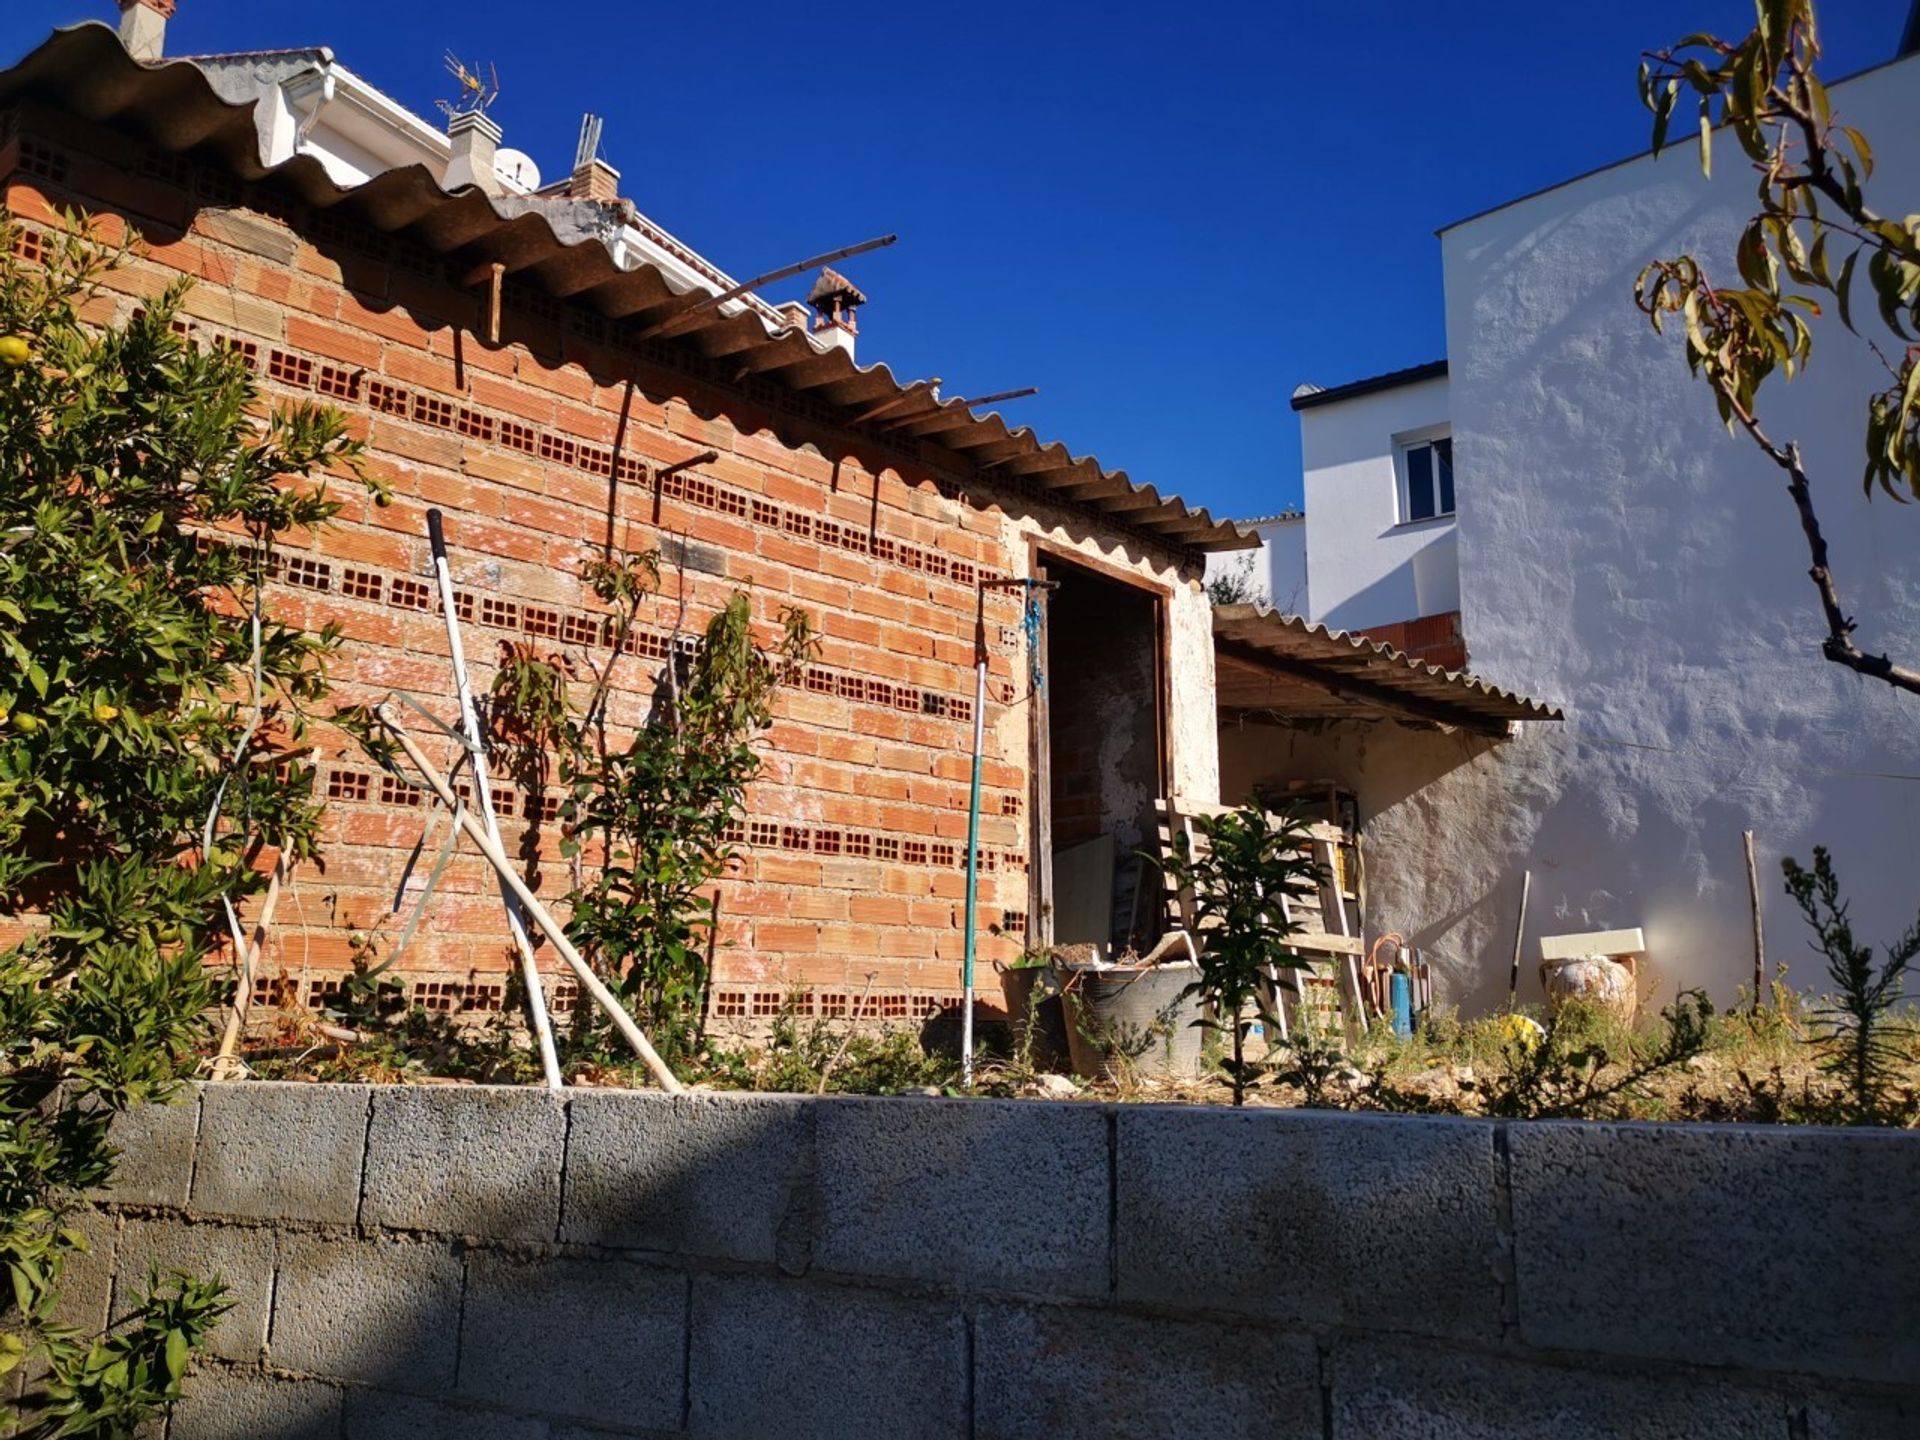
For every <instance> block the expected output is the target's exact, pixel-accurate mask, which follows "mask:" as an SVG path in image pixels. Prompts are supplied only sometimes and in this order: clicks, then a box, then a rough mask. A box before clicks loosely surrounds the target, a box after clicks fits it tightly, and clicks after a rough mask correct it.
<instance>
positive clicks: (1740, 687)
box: [1221, 45, 1920, 1009]
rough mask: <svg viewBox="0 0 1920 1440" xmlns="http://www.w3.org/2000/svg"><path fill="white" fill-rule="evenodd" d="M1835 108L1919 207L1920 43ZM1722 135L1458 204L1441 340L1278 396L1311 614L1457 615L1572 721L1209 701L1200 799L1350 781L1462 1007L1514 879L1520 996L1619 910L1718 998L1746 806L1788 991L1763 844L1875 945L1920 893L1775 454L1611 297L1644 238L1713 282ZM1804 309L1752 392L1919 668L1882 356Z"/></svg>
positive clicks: (1899, 762) (1639, 257)
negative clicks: (1709, 145) (1546, 953)
mask: <svg viewBox="0 0 1920 1440" xmlns="http://www.w3.org/2000/svg"><path fill="white" fill-rule="evenodd" d="M1832 96H1833V103H1834V107H1835V110H1836V112H1837V115H1838V118H1840V119H1842V120H1844V121H1845V123H1848V124H1851V125H1854V126H1856V127H1858V128H1859V129H1861V130H1862V131H1864V132H1865V133H1866V134H1867V135H1868V136H1869V137H1870V139H1871V140H1872V142H1873V145H1874V149H1875V158H1876V169H1875V173H1874V176H1873V179H1872V181H1871V187H1870V188H1871V193H1872V195H1873V197H1874V199H1875V202H1876V203H1877V204H1878V205H1879V206H1880V208H1881V209H1883V210H1884V211H1887V212H1891V213H1894V214H1908V213H1911V212H1915V211H1920V55H1916V54H1914V53H1912V46H1911V45H1909V46H1908V47H1907V48H1906V50H1905V51H1903V54H1902V56H1901V58H1898V59H1896V60H1894V61H1891V62H1889V63H1888V64H1886V65H1883V66H1881V67H1879V68H1877V69H1874V70H1871V71H1868V72H1866V73H1863V74H1860V75H1857V76H1855V77H1853V78H1851V79H1849V80H1846V81H1844V82H1842V83H1839V84H1836V85H1834V86H1833V87H1832ZM1720 159H1721V162H1722V163H1721V166H1720V168H1719V170H1718V171H1717V173H1716V175H1715V176H1714V178H1713V179H1712V180H1708V179H1706V178H1705V177H1703V176H1702V174H1701V171H1700V165H1699V160H1698V155H1697V152H1696V151H1695V149H1694V147H1693V146H1691V145H1680V146H1675V147H1673V148H1671V149H1669V150H1668V151H1667V152H1666V153H1665V154H1663V155H1662V156H1660V157H1658V158H1655V157H1653V156H1651V155H1648V154H1640V155H1637V156H1635V157H1633V158H1631V159H1628V160H1625V161H1622V162H1621V163H1619V164H1616V165H1613V166H1609V167H1607V168H1605V169H1602V170H1599V171H1596V172H1593V173H1591V174H1588V175H1583V176H1580V177H1578V178H1576V179H1573V180H1570V181H1568V182H1566V183H1565V184H1562V185H1558V186H1555V187H1553V188H1551V189H1548V190H1545V191H1543V192H1541V193H1538V194H1535V195H1530V196H1527V197H1525V198H1523V199H1520V200H1516V201H1514V202H1512V203H1510V204H1508V205H1505V206H1502V207H1500V208H1498V209H1495V210H1492V211H1490V212H1488V213H1486V214H1482V215H1477V216H1474V217H1472V218H1470V219H1467V220H1463V221H1460V222H1458V223H1457V224H1454V225H1450V226H1448V227H1447V228H1446V229H1445V230H1444V231H1442V232H1441V247H1442V258H1443V266H1444V275H1445V298H1446V329H1447V352H1448V357H1449V358H1448V361H1447V362H1445V363H1443V364H1436V365H1428V366H1422V367H1419V368H1417V369H1415V370H1412V371H1406V372H1400V373H1398V374H1396V375H1389V376H1383V377H1377V378H1375V379H1373V380H1368V381H1362V382H1357V383H1355V384H1352V385H1346V386H1338V387H1334V388H1331V389H1326V390H1316V389H1313V388H1312V387H1303V388H1302V390H1301V391H1300V392H1298V394H1297V395H1296V398H1295V401H1294V405H1295V408H1296V409H1297V410H1299V412H1300V416H1301V425H1302V443H1303V451H1304V463H1305V471H1306V475H1305V480H1306V518H1305V521H1304V525H1303V527H1302V529H1303V533H1304V540H1305V548H1306V561H1307V563H1306V570H1307V576H1308V583H1307V594H1308V596H1309V597H1310V600H1311V603H1310V605H1308V606H1303V607H1302V608H1301V610H1300V612H1299V613H1300V614H1301V615H1302V616H1303V617H1305V619H1307V620H1310V621H1319V622H1323V623H1324V624H1326V625H1328V626H1330V627H1333V628H1335V629H1338V630H1348V631H1366V632H1369V633H1370V634H1371V635H1372V636H1374V637H1375V638H1379V637H1380V636H1381V635H1382V633H1383V628H1384V627H1391V626H1395V625H1401V624H1403V623H1404V622H1408V621H1421V620H1431V619H1432V617H1435V616H1448V615H1450V616H1452V617H1454V620H1453V623H1454V624H1455V626H1456V636H1457V638H1458V639H1459V640H1460V641H1461V642H1462V654H1461V656H1460V658H1459V659H1458V660H1457V661H1455V662H1453V663H1454V664H1456V665H1466V664H1470V665H1471V668H1472V671H1473V672H1474V673H1475V674H1478V675H1485V676H1491V677H1494V678H1495V679H1497V681H1498V682H1499V683H1500V684H1501V685H1507V686H1513V687H1516V688H1517V689H1519V690H1520V691H1522V692H1524V693H1525V694H1527V695H1531V696H1537V697H1539V698H1540V699H1541V700H1543V701H1546V702H1549V703H1551V704H1554V705H1558V706H1560V707H1562V709H1563V711H1564V715H1565V722H1564V723H1563V724H1542V723H1523V724H1520V725H1518V726H1517V727H1514V732H1515V733H1513V735H1512V737H1511V738H1509V739H1506V740H1501V739H1500V738H1498V737H1497V736H1496V735H1493V734H1488V733H1475V732H1474V731H1473V730H1471V729H1469V728H1465V727H1459V726H1446V725H1442V726H1438V727H1436V726H1432V725H1429V726H1427V727H1426V728H1413V727H1412V726H1410V725H1408V724H1405V723H1402V722H1401V721H1399V720H1392V719H1372V720H1365V721H1361V720H1353V719H1339V718H1333V717H1329V718H1326V719H1324V720H1322V721H1320V722H1318V723H1301V722H1300V721H1298V720H1295V719H1292V718H1291V717H1271V719H1270V723H1262V720H1261V717H1260V715H1259V713H1258V711H1257V710H1256V709H1254V708H1252V707H1249V706H1239V707H1229V705H1228V703H1227V697H1226V696H1225V695H1224V694H1223V700H1222V706H1223V708H1222V754H1221V766H1222V786H1223V793H1224V795H1225V797H1226V798H1228V799H1237V798H1241V797H1244V796H1247V795H1250V794H1253V793H1255V791H1256V790H1258V791H1260V792H1261V793H1268V794H1270V793H1274V792H1275V791H1276V790H1278V789H1282V788H1284V787H1286V786H1288V785H1293V786H1296V787H1298V786H1300V785H1304V784H1309V783H1319V782H1324V783H1327V784H1331V785H1335V786H1338V787H1340V788H1341V789H1342V790H1344V791H1345V792H1347V793H1349V794H1351V795H1353V796H1354V797H1355V800H1356V802H1357V807H1358V812H1359V817H1360V822H1361V825H1362V828H1363V832H1364V834H1365V837H1366V842H1367V847H1368V852H1369V890H1370V896H1369V901H1370V903H1369V916H1368V929H1369V931H1370V932H1371V931H1375V930H1387V929H1393V930H1398V931H1401V932H1404V933H1405V934H1406V935H1407V936H1408V937H1409V938H1410V939H1411V940H1412V941H1413V942H1414V943H1416V944H1418V945H1420V946H1422V947H1423V948H1424V949H1425V951H1426V952H1427V955H1428V957H1429V959H1430V960H1431V961H1432V962H1433V963H1434V964H1435V967H1436V969H1437V970H1438V971H1439V972H1440V973H1441V975H1442V976H1443V991H1444V998H1447V999H1450V1000H1453V1001H1456V1002H1458V1003H1460V1004H1461V1005H1462V1006H1463V1007H1465V1008H1468V1009H1475V1008H1484V1007H1485V1006H1487V1005H1489V1004H1492V1003H1495V1002H1497V1001H1498V1000H1500V999H1503V998H1504V995H1505V990H1506V984H1507V965H1508V960H1509V957H1510V955H1511V947H1512V945H1513V939H1514V933H1513V927H1514V922H1515V916H1516V912H1517V909H1518V904H1519V894H1520V884H1521V876H1522V872H1523V871H1527V870H1531V872H1532V877H1533V879H1532V898H1531V905H1530V910H1529V916H1528V920H1527V926H1526V937H1525V946H1524V955H1525V957H1526V959H1525V963H1524V964H1523V966H1522V982H1521V997H1522V999H1528V998H1535V997H1537V996H1538V994H1539V989H1538V981H1537V979H1536V978H1535V975H1534V970H1535V964H1534V962H1535V961H1536V960H1537V958H1538V954H1539V950H1538V944H1537V941H1538V938H1539V937H1540V936H1541V935H1543V934H1551V933H1557V932H1566V931H1581V930H1598V929H1606V928H1613V927H1633V926H1638V927H1641V928H1642V929H1643V930H1644V931H1645V935H1646V942H1647V947H1648V966H1649V971H1650V973H1651V974H1652V976H1653V977H1654V979H1655V982H1656V990H1655V993H1656V996H1657V997H1658V998H1660V999H1665V998H1666V997H1669V996H1670V995H1671V994H1672V993H1673V990H1674V989H1675V988H1676V987H1677V986H1680V985H1701V986H1705V987H1706V988H1708V989H1709V991H1710V992H1711V993H1712V994H1713V995H1714V997H1715V998H1716V999H1717V1000H1719V1001H1722V1002H1724V1001H1728V1000H1731V999H1732V997H1733V995H1734V992H1735V988H1736V986H1738V985H1739V984H1741V983H1742V982H1744V981H1746V980H1747V979H1748V978H1749V977H1750V976H1751V974H1752V936H1751V920H1750V915H1749V902H1748V890H1747V878H1746V868H1745V859H1744V849H1743V842H1742V831H1744V830H1748V829H1751V830H1752V831H1754V832H1755V835H1756V839H1757V848H1758V851H1759V856H1760V875H1761V883H1762V889H1763V893H1764V895H1765V897H1766V901H1765V922H1766V937H1767V950H1768V957H1769V962H1770V963H1772V962H1783V963H1789V964H1791V965H1792V966H1793V971H1792V975H1793V979H1794V980H1795V981H1796V982H1797V983H1801V984H1812V983H1816V982H1817V981H1818V980H1819V979H1820V978H1821V971H1820V969H1819V966H1818V962H1817V961H1816V960H1814V958H1813V957H1812V956H1811V955H1810V953H1809V950H1808V946H1807V943H1806V942H1807V933H1806V930H1805V927H1804V925H1803V924H1802V923H1801V921H1800V919H1799V917H1798V914H1797V912H1796V911H1795V910H1794V909H1793V908H1792V906H1791V903H1790V902H1789V901H1788V899H1787V898H1786V896H1785V894H1784V892H1783V890H1782V886H1781V883H1780V872H1779V860H1780V857H1781V856H1782V855H1793V856H1797V857H1799V858H1801V859H1802V860H1805V859H1806V858H1807V857H1808V856H1809V854H1810V852H1811V850H1812V847H1813V846H1814V845H1816V844H1824V845H1826V846H1828V847H1829V848H1830V849H1831V850H1832V851H1833V853H1834V858H1835V863H1836V866H1837V868H1838V869H1839V872H1840V875H1841V878H1842V881H1843V883H1844V885H1845V887H1846V890H1847V892H1848V893H1849V895H1851V896H1852V897H1853V900H1854V910H1853V915H1854V919H1855V922H1856V925H1857V928H1858V931H1859V933H1860V935H1861V937H1862V938H1863V939H1866V940H1871V941H1873V942H1875V943H1876V944H1879V943H1883V942H1885V941H1886V940H1888V939H1891V938H1892V937H1894V936H1896V935H1898V934H1899V933H1900V931H1901V930H1903V929H1904V928H1905V926H1906V925H1908V924H1909V923H1911V922H1912V920H1913V918H1914V914H1915V911H1916V909H1920V869H1917V867H1916V865H1915V862H1914V859H1913V857H1914V855H1915V854H1916V853H1920V706H1917V705H1916V702H1915V701H1914V700H1913V699H1912V698H1911V697H1906V696H1902V695H1900V694H1898V693H1896V692H1894V691H1893V690H1891V689H1890V688H1888V687H1887V686H1885V685H1883V684H1880V683H1878V682H1875V681H1870V680H1866V679H1863V678H1861V677H1859V676H1856V675H1853V674H1852V673H1850V672H1848V671H1846V670H1843V669H1841V668H1840V667H1838V666H1835V665H1833V664H1831V663H1829V662H1827V661H1825V660H1824V659H1823V658H1822V657H1821V654H1820V644H1819V642H1820V639H1821V635H1822V632H1823V624H1822V621H1821V617H1820V614H1819V611H1818V609H1817V607H1816V603H1815V595H1814V591H1813V589H1812V586H1811V584H1810V583H1809V582H1808V580H1807V577H1806V571H1807V565H1808V558H1807V551H1806V543H1805V540H1804V538H1803V537H1802V535H1801V532H1800V529H1799V525H1798V522H1797V520H1796V517H1795V514H1794V511H1793V508H1792V506H1791V504H1790V502H1789V500H1788V498H1787V496H1786V494H1785V491H1784V483H1783V481H1782V478H1781V476H1780V475H1779V473H1778V472H1777V471H1776V470H1775V469H1774V467H1773V466H1772V465H1771V464H1769V463H1768V462H1767V461H1766V460H1765V459H1764V458H1762V457H1761V456H1760V455H1759V454H1758V453H1757V452H1756V451H1755V450H1754V449H1753V447H1752V446H1751V445H1750V443H1748V442H1747V440H1746V439H1745V438H1744V437H1734V436H1730V435H1729V434H1728V433H1727V432H1726V431H1725V430H1724V429H1723V428H1722V427H1721V426H1720V424H1719V423H1718V421H1717V420H1716V418H1715V412H1714V405H1713V401H1712V397H1711V394H1710V392H1709V391H1708V390H1707V389H1706V387H1705V386H1704V385H1703V384H1702V383H1700V382H1698V381H1696V380H1694V379H1692V378H1691V377H1690V375H1689V374H1688V371H1687V367H1686V365H1685V362H1684V360H1683V358H1682V356H1681V354H1680V347H1679V343H1678V341H1677V340H1676V339H1675V338H1674V337H1672V336H1668V337H1665V338H1662V337H1660V336H1656V335H1655V334H1654V333H1653V332H1652V330H1651V329H1650V327H1649V326H1648V324H1647V321H1646V319H1645V318H1644V317H1643V316H1642V315H1641V314H1640V313H1639V312H1638V311H1637V310H1636V309H1635V307H1634V303H1633V297H1632V291H1633V281H1634V277H1635V275H1636V273H1637V272H1638V271H1639V269H1640V267H1641V266H1642V265H1643V264H1644V263H1645V262H1646V261H1648V260H1650V259H1652V258H1655V257H1656V256H1672V255H1675V254H1678V253H1681V252H1683V251H1690V252H1692V253H1695V254H1698V255H1700V256H1702V257H1704V258H1706V259H1707V260H1709V261H1713V262H1717V263H1718V266H1719V268H1720V269H1722V270H1724V271H1726V272H1728V273H1729V274H1730V273H1731V272H1732V269H1733V265H1732V257H1733V251H1734V244H1735V241H1736V239H1737V237H1738V235H1739V232H1740V230H1741V228H1742V226H1743V224H1744V222H1745V220H1746V218H1747V217H1748V216H1749V215H1750V214H1751V211H1752V207H1753V203H1754V202H1753V177H1752V175H1751V173H1750V172H1749V171H1748V170H1747V169H1746V168H1745V166H1744V164H1741V163H1738V152H1737V150H1736V149H1735V147H1734V146H1733V145H1732V143H1731V142H1730V141H1728V142H1726V143H1725V144H1724V146H1723V147H1722V154H1721V156H1720ZM1870 308H1871V307H1868V306H1856V309H1857V310H1858V309H1870ZM1864 323H1865V322H1863V325H1864ZM1817 331H1818V333H1817V337H1816V344H1815V355H1814V360H1813V364H1812V366H1811V368H1810V369H1809V370H1808V371H1807V372H1806V374H1805V375H1803V376H1802V377H1801V378H1799V379H1797V380H1796V381H1794V382H1793V383H1792V384H1787V383H1785V382H1783V381H1781V380H1778V379H1776V380H1774V381H1773V382H1772V383H1771V384H1770V385H1769V387H1768V388H1767V390H1766V391H1765V392H1764V394H1763V406H1764V409H1765V413H1766V416H1767V418H1768V421H1769V424H1770V428H1771V429H1772V430H1773V432H1774V433H1775V434H1776V435H1777V436H1782V437H1791V438H1794V439H1797V440H1798V441H1799V442H1800V444H1801V446H1802V449H1803V450H1804V451H1805V453H1806V455H1807V459H1808V462H1809V468H1810V470H1811V472H1812V474H1813V475H1814V477H1815V484H1816V486H1817V494H1816V501H1817V504H1818V505H1819V508H1820V513H1821V518H1822V520H1823V522H1824V524H1825V527H1826V530H1827V535H1828V539H1829V541H1830V543H1831V545H1832V548H1833V554H1834V565H1835V568H1836V573H1837V576H1838V581H1839V584H1840V586H1841V591H1842V595H1843V599H1844V601H1845V603H1846V605H1847V606H1848V607H1849V608H1850V609H1851V610H1852V611H1854V612H1855V613H1857V614H1858V615H1859V617H1860V619H1861V631H1860V639H1861V642H1862V643H1863V645H1865V646H1867V647H1868V648H1871V649H1888V650H1891V651H1893V652H1894V653H1895V654H1896V656H1904V657H1906V658H1907V659H1909V660H1911V658H1912V657H1913V656H1914V655H1915V654H1916V653H1920V516H1916V515H1914V514H1912V513H1910V512H1909V510H1907V509H1905V508H1902V507H1900V506H1898V505H1896V504H1894V503H1892V502H1890V501H1888V500H1887V499H1885V498H1880V499H1875V500H1869V499H1867V498H1865V497H1863V495H1862V493H1861V489H1860V484H1859V473H1860V461H1859V458H1858V457H1859V446H1860V435H1861V429H1862V425H1863V423H1864V416H1865V402H1866V397H1867V395H1868V394H1869V393H1870V392H1871V391H1873V390H1874V389H1877V388H1879V386H1881V385H1884V383H1885V378H1884V372H1878V378H1876V373H1877V372H1876V362H1875V360H1874V358H1873V357H1872V355H1871V354H1870V353H1868V352H1867V351H1866V350H1865V349H1864V347H1863V346H1861V345H1860V343H1859V342H1858V341H1856V340H1853V339H1851V337H1848V336H1847V335H1846V334H1845V333H1844V331H1842V329H1841V327H1840V326H1839V324H1838V323H1837V322H1836V321H1834V320H1832V319H1824V320H1822V321H1821V322H1819V324H1818V327H1817ZM1896 343H1899V342H1896ZM1443 476H1444V477H1445V478H1444V480H1443V478H1442V477H1443ZM1456 486H1457V493H1455V487H1456ZM1388 633H1389V634H1390V633H1391V632H1390V631H1389V632H1388ZM1222 675H1223V680H1222V683H1223V685H1225V684H1226V683H1227V679H1228V678H1230V675H1231V672H1230V670H1223V671H1222ZM1463 678H1465V677H1463ZM1462 693H1464V692H1462Z"/></svg>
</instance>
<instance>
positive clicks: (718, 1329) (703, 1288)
mask: <svg viewBox="0 0 1920 1440" xmlns="http://www.w3.org/2000/svg"><path fill="white" fill-rule="evenodd" d="M689 1350H690V1356H689V1365H690V1368H689V1376H690V1380H689V1386H688V1388H689V1392H690V1396H691V1401H690V1405H689V1409H688V1423H687V1426H686V1429H687V1431H688V1433H689V1434H691V1435H693V1436H695V1437H697V1440H763V1437H767V1436H779V1437H780V1440H846V1437H849V1436H856V1435H861V1436H864V1435H872V1436H898V1437H903V1440H904V1437H906V1436H912V1437H914V1440H960V1437H961V1436H964V1435H965V1434H966V1432H967V1333H966V1326H965V1324H964V1322H963V1321H962V1318H961V1315H960V1312H959V1310H958V1309H957V1308H956V1307H954V1306H953V1305H950V1304H947V1303H945V1302H943V1301H939V1300H933V1299H925V1298H913V1297H907V1296H896V1295H886V1294H880V1293H876V1292H874V1291H868V1290H853V1289H846V1288H842V1287H839V1286H832V1285H822V1284H818V1283H816V1282H809V1281H799V1280H770V1279H763V1278H761V1277H758V1276H752V1275H707V1274H701V1275H696V1276H695V1277H694V1281H693V1333H692V1340H691V1344H690V1346H689Z"/></svg>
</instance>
